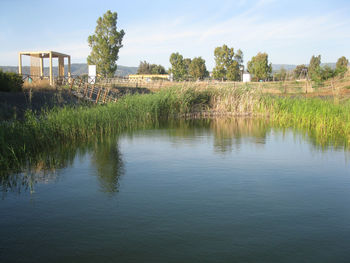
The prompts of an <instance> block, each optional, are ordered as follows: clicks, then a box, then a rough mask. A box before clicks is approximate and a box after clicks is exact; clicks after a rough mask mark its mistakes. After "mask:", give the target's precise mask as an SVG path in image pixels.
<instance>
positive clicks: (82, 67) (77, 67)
mask: <svg viewBox="0 0 350 263" xmlns="http://www.w3.org/2000/svg"><path fill="white" fill-rule="evenodd" d="M306 65H308V64H306ZM326 65H327V66H329V67H331V68H332V69H335V65H336V63H322V64H321V66H326ZM281 68H284V69H285V70H287V71H292V70H294V69H295V68H296V65H292V64H272V73H274V72H277V71H279V70H281ZM0 69H2V70H3V71H5V72H16V73H17V72H18V67H15V66H0ZM22 70H23V73H24V74H29V66H24V67H22ZM71 71H72V74H73V75H83V74H87V73H88V66H87V64H86V63H73V64H72V65H71ZM44 72H45V75H48V74H49V68H48V67H45V68H44ZM65 72H67V66H65ZM53 73H54V75H57V74H58V68H57V67H53ZM136 73H137V67H126V66H121V65H118V69H117V71H116V73H115V75H116V76H118V77H126V76H128V75H130V74H136Z"/></svg>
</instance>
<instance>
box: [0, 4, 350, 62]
mask: <svg viewBox="0 0 350 263" xmlns="http://www.w3.org/2000/svg"><path fill="white" fill-rule="evenodd" d="M107 10H111V11H113V12H117V13H118V21H117V27H118V30H120V29H123V30H124V31H125V37H124V39H123V48H122V49H121V50H120V52H119V60H118V61H117V64H118V65H123V66H136V67H137V66H138V65H139V63H140V61H144V60H146V61H147V62H149V63H152V64H153V63H155V64H161V65H163V66H165V67H166V68H168V67H170V63H169V57H170V55H171V53H173V52H179V53H180V54H182V55H183V56H184V57H189V58H193V57H199V56H201V57H202V58H204V59H205V60H206V64H207V67H208V68H209V69H212V68H213V67H214V64H215V62H214V55H213V54H214V49H215V47H218V46H222V45H223V44H226V45H228V46H229V47H233V48H234V49H235V50H237V49H241V50H242V51H243V54H244V63H245V64H246V63H247V62H248V61H249V60H250V59H251V57H252V56H255V55H256V54H257V53H258V52H266V53H267V54H268V55H269V61H270V62H272V63H274V64H295V65H296V64H307V63H309V61H310V58H311V56H312V55H319V54H320V55H321V56H322V62H336V61H337V59H338V58H339V57H341V56H346V57H347V58H350V15H349V13H350V1H349V0H333V1H329V0H318V1H316V0H294V1H287V0H236V1H226V0H216V1H213V0H212V1H203V0H202V1H197V0H196V1H191V0H187V1H186V0H176V1H165V0H163V1H158V0H156V1H152V0H148V1H143V0H133V1H132V0H129V1H125V0H124V1H120V0H100V1H92V0H86V1H79V0H70V1H67V0H60V1H49V0H46V1H40V0H30V1H29V0H0V28H1V29H0V65H2V66H5V65H8V66H17V65H18V59H17V52H19V51H36V50H54V51H58V52H62V53H66V54H70V55H71V58H72V63H86V58H87V56H88V55H89V53H90V48H89V46H88V43H87V38H88V36H89V35H91V34H93V33H94V30H95V27H96V20H97V19H98V17H100V16H102V15H103V14H104V13H105V12H106V11H107ZM24 63H26V62H25V61H24Z"/></svg>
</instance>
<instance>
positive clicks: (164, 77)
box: [129, 74, 170, 82]
mask: <svg viewBox="0 0 350 263" xmlns="http://www.w3.org/2000/svg"><path fill="white" fill-rule="evenodd" d="M169 79H170V76H169V75H167V74H153V75H151V74H145V75H141V74H140V75H139V74H133V75H129V81H134V82H137V81H147V82H148V81H152V80H169Z"/></svg>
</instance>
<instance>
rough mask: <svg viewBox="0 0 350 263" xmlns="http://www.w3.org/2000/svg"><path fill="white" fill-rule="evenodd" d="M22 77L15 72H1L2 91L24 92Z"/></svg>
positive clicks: (0, 89)
mask: <svg viewBox="0 0 350 263" xmlns="http://www.w3.org/2000/svg"><path fill="white" fill-rule="evenodd" d="M22 88H23V80H22V76H21V75H18V74H17V73H13V72H2V70H0V91H5V92H18V91H22Z"/></svg>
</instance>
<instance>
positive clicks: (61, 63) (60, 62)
mask: <svg viewBox="0 0 350 263" xmlns="http://www.w3.org/2000/svg"><path fill="white" fill-rule="evenodd" d="M58 76H59V77H60V78H63V77H64V57H63V56H59V57H58Z"/></svg>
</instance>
